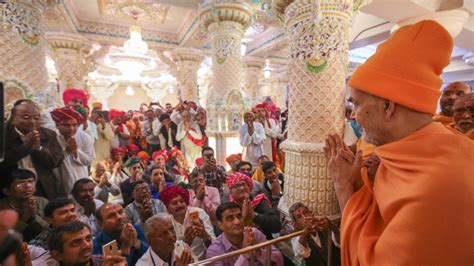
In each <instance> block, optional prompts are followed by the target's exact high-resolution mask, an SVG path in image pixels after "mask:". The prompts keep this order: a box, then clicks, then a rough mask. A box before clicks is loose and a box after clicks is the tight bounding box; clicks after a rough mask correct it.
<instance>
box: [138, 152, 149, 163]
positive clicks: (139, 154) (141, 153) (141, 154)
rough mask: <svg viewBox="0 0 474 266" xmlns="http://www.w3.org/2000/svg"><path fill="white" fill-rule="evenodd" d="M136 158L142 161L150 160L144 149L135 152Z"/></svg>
mask: <svg viewBox="0 0 474 266" xmlns="http://www.w3.org/2000/svg"><path fill="white" fill-rule="evenodd" d="M137 156H138V158H140V159H141V160H142V161H143V162H148V160H150V155H149V154H148V152H146V151H139V152H138V153H137Z"/></svg>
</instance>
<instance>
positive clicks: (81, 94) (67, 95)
mask: <svg viewBox="0 0 474 266" xmlns="http://www.w3.org/2000/svg"><path fill="white" fill-rule="evenodd" d="M72 99H79V100H82V102H83V103H84V106H87V101H88V100H89V95H88V94H87V92H85V91H83V90H80V89H76V88H68V89H66V90H65V91H64V92H63V102H64V104H67V103H68V102H70V101H71V100H72Z"/></svg>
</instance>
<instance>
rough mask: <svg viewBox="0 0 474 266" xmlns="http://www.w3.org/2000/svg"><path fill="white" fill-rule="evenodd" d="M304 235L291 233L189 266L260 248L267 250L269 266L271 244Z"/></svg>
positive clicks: (204, 263) (270, 261)
mask: <svg viewBox="0 0 474 266" xmlns="http://www.w3.org/2000/svg"><path fill="white" fill-rule="evenodd" d="M304 233H305V231H304V230H301V231H297V232H293V233H291V234H288V235H285V236H281V237H278V238H275V239H272V240H268V241H265V242H262V243H258V244H256V245H253V246H249V247H245V248H241V249H239V250H235V251H232V252H229V253H226V254H222V255H219V256H215V257H212V258H209V259H206V260H201V261H198V262H196V263H193V264H190V265H206V264H209V263H213V262H218V261H221V260H226V259H229V258H232V257H236V256H239V255H242V254H244V253H247V252H251V251H254V250H256V249H261V248H265V247H266V248H267V254H266V255H267V265H271V263H272V260H271V257H272V245H273V244H276V243H279V242H282V241H286V240H289V239H292V238H294V237H298V236H301V235H303V234H304Z"/></svg>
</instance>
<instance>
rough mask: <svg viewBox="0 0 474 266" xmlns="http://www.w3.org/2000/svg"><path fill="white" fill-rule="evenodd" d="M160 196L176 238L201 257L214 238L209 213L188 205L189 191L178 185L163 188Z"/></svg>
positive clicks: (198, 257)
mask: <svg viewBox="0 0 474 266" xmlns="http://www.w3.org/2000/svg"><path fill="white" fill-rule="evenodd" d="M160 197H161V201H162V202H163V203H164V204H165V205H166V208H167V210H168V213H169V214H171V216H172V218H171V220H172V223H173V227H174V230H175V232H176V239H177V240H183V241H184V242H186V243H188V244H189V246H190V247H191V250H192V253H193V254H194V256H195V257H196V258H197V259H198V260H199V259H203V258H204V257H205V255H206V249H207V247H208V246H209V245H210V244H211V242H212V241H214V239H215V238H216V236H215V235H214V228H213V227H212V224H211V219H210V218H209V215H207V213H206V212H205V211H204V210H203V209H201V208H196V207H190V206H189V192H188V191H187V190H186V189H184V188H182V187H180V186H171V187H167V188H165V189H163V191H161V193H160Z"/></svg>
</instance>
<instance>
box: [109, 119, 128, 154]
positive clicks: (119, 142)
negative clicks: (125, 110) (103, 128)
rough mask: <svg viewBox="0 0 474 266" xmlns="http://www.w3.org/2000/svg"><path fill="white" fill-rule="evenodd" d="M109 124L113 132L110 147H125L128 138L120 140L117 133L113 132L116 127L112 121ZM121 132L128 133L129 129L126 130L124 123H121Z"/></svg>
mask: <svg viewBox="0 0 474 266" xmlns="http://www.w3.org/2000/svg"><path fill="white" fill-rule="evenodd" d="M110 126H111V127H112V131H113V132H114V137H113V139H112V141H111V142H110V148H111V149H113V148H118V147H125V146H127V145H128V143H129V142H128V140H121V139H120V137H119V135H118V134H116V133H115V129H116V128H117V127H118V126H116V125H114V124H113V123H110ZM123 133H124V134H127V135H130V131H128V128H127V126H126V125H125V124H123Z"/></svg>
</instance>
